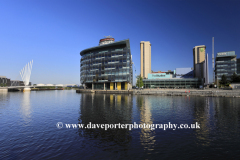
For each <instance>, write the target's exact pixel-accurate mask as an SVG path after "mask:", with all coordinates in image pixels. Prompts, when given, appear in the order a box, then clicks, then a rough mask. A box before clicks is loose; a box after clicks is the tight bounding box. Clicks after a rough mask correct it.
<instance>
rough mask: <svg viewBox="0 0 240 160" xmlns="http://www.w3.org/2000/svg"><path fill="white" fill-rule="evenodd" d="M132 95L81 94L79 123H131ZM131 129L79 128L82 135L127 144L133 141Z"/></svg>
mask: <svg viewBox="0 0 240 160" xmlns="http://www.w3.org/2000/svg"><path fill="white" fill-rule="evenodd" d="M132 106H133V104H132V96H131V95H120V94H116V95H110V94H81V101H80V117H79V123H81V124H84V125H85V126H87V125H88V124H89V123H90V122H91V124H119V123H121V124H131V123H132ZM129 132H130V131H129V129H128V128H127V129H125V128H124V129H122V128H121V129H119V128H116V129H110V128H109V129H108V130H105V129H100V128H95V129H79V132H78V133H79V135H80V136H87V137H89V138H97V139H99V140H101V141H106V142H114V143H117V144H120V145H127V144H129V142H130V141H131V139H132V138H131V135H130V133H129Z"/></svg>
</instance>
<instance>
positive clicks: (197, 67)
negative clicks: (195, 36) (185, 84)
mask: <svg viewBox="0 0 240 160" xmlns="http://www.w3.org/2000/svg"><path fill="white" fill-rule="evenodd" d="M205 56H206V46H205V45H201V46H195V47H194V48H193V70H194V77H196V78H203V76H204V75H203V74H204V73H203V63H204V61H205Z"/></svg>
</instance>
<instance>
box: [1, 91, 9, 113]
mask: <svg viewBox="0 0 240 160" xmlns="http://www.w3.org/2000/svg"><path fill="white" fill-rule="evenodd" d="M8 99H9V94H8V92H7V91H1V90H0V109H4V108H5V106H6V103H8V101H7V100H8Z"/></svg>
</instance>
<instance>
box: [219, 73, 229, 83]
mask: <svg viewBox="0 0 240 160" xmlns="http://www.w3.org/2000/svg"><path fill="white" fill-rule="evenodd" d="M219 83H220V84H222V85H224V86H225V85H226V84H227V83H228V81H227V77H226V76H225V75H222V78H221V81H220V82H219Z"/></svg>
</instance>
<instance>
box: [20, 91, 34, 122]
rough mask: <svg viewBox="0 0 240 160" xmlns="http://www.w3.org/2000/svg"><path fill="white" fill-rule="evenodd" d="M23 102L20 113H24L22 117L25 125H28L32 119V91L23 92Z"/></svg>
mask: <svg viewBox="0 0 240 160" xmlns="http://www.w3.org/2000/svg"><path fill="white" fill-rule="evenodd" d="M22 94H23V95H22V96H23V97H22V103H21V108H20V113H21V115H22V118H23V120H24V122H25V125H28V124H29V123H30V122H31V120H32V117H31V113H32V111H31V104H30V94H31V92H23V93H22Z"/></svg>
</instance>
